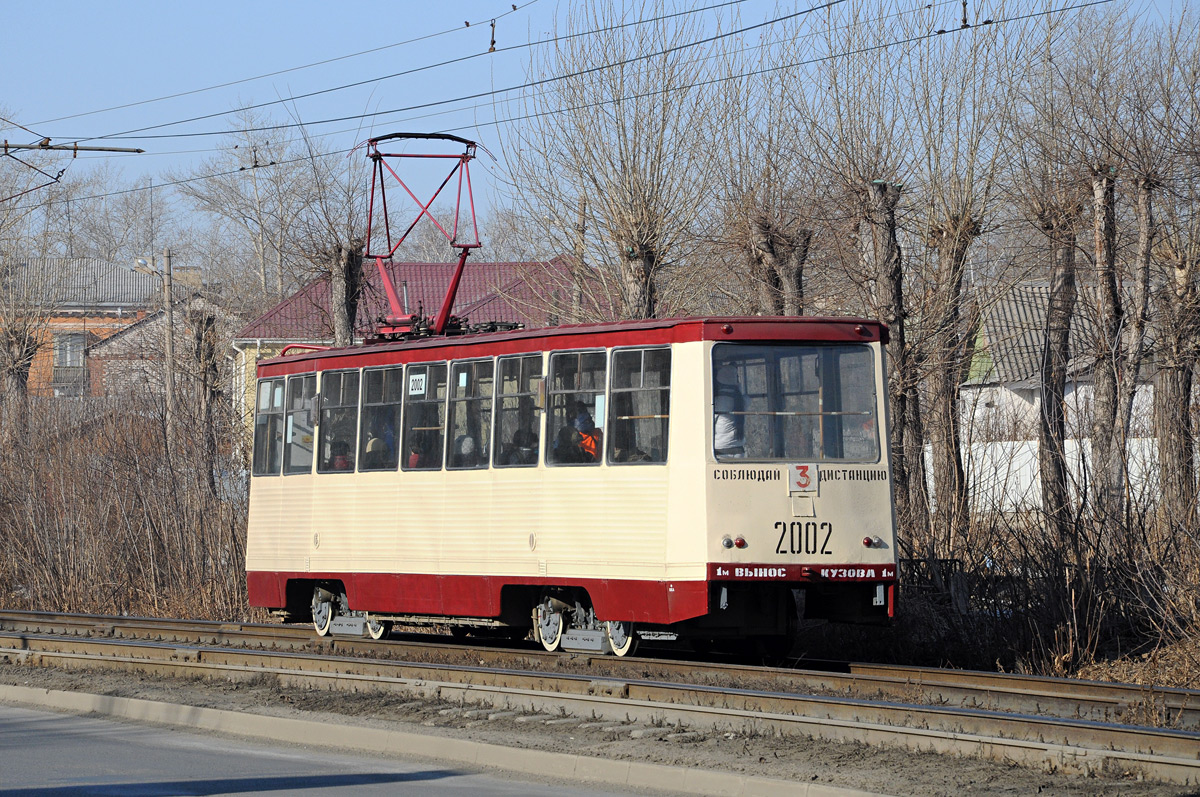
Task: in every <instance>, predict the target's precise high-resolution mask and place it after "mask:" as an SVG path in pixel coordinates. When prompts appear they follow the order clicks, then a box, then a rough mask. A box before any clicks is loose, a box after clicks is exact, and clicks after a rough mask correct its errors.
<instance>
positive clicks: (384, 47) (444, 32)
mask: <svg viewBox="0 0 1200 797" xmlns="http://www.w3.org/2000/svg"><path fill="white" fill-rule="evenodd" d="M742 1H743V0H739V2H742ZM536 2H538V0H529V2H527V3H522V4H520V5H517V6H515V7H514V8H512V9H511V10H509V11H505V12H504V13H503V14H497V15H496V16H495V17H488V18H487V19H481V20H478V21H477V22H473V23H471V25H482V24H484V23H485V22H488V21H495V20H497V19H503V18H504V17H507V16H509V15H510V14H515V13H517V12H518V11H523V10H525V9H526V8H528V7H529V6H531V5H533V4H534V3H536ZM469 28H470V25H467V26H465V27H464V26H455V27H453V28H447V29H446V30H442V31H438V32H436V33H427V34H425V35H424V36H417V37H415V38H412V39H405V40H404V41H400V42H395V43H393V44H385V45H382V46H380V47H372V48H371V49H369V50H360V51H359V52H356V53H349V54H347V55H339V56H336V57H334V58H326V59H324V60H322V61H314V62H313V63H311V64H302V65H300V66H292V67H288V68H287V69H279V70H276V71H274V72H265V73H263V74H261V75H255V76H253V77H246V78H240V79H238V80H230V81H227V82H225V83H217V84H215V85H212V86H205V87H204V88H199V89H190V90H188V91H180V92H176V93H175V94H164V95H163V96H161V97H154V98H152V99H148V100H138V101H137V102H127V103H125V104H124V105H113V106H111V107H108V108H98V109H96V110H94V111H83V112H81V113H74V114H70V115H68V116H59V117H56V118H54V119H46V120H43V121H41V122H33V124H35V125H41V124H50V123H52V122H65V121H67V120H68V119H79V118H81V117H84V116H94V115H96V114H100V113H108V112H109V111H120V110H124V109H126V108H136V107H138V106H141V105H150V104H152V103H156V102H164V101H166V100H174V99H178V98H180V97H190V96H192V95H195V94H203V93H205V92H208V91H216V90H217V89H226V88H229V87H230V86H240V85H242V84H244V83H253V82H254V81H256V80H266V79H267V78H271V77H278V76H279V75H287V74H290V73H292V72H300V71H302V70H305V69H312V68H313V67H318V66H325V65H326V64H333V63H337V62H338V61H346V60H349V59H351V58H358V57H359V56H362V55H370V54H371V53H378V52H382V51H384V50H390V49H392V48H394V47H404V46H405V45H409V44H416V43H417V42H421V41H426V40H428V39H436V38H438V37H440V36H446V35H448V34H451V33H458V32H460V31H465V30H469ZM226 113H228V111H226ZM18 126H19V125H18Z"/></svg>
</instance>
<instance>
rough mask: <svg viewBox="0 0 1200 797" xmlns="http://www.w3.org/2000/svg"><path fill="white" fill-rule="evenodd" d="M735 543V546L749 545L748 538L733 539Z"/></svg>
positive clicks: (743, 546)
mask: <svg viewBox="0 0 1200 797" xmlns="http://www.w3.org/2000/svg"><path fill="white" fill-rule="evenodd" d="M733 545H734V547H735V548H745V547H746V545H747V543H746V538H745V537H738V538H737V539H736V540H734V541H733Z"/></svg>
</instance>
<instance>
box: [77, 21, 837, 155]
mask: <svg viewBox="0 0 1200 797" xmlns="http://www.w3.org/2000/svg"><path fill="white" fill-rule="evenodd" d="M744 2H745V0H724V2H720V3H714V4H713V5H708V6H703V7H701V8H692V9H688V10H685V11H678V12H674V13H671V14H663V15H660V16H657V17H648V18H645V19H638V20H634V21H632V22H625V23H622V24H620V25H613V26H610V27H605V28H596V29H594V30H589V31H581V32H578V33H569V34H564V35H562V36H555V37H552V38H549V39H541V40H538V41H535V42H522V43H521V44H514V45H509V46H508V47H500V48H497V49H496V50H495V51H494V52H479V53H471V54H470V55H463V56H459V57H457V58H451V59H447V60H445V61H439V62H437V63H433V64H425V65H422V66H417V67H413V68H411V69H405V70H402V71H400V72H393V73H391V74H388V75H381V76H378V77H372V78H365V79H363V80H356V81H353V82H351V83H344V84H341V85H338V86H331V87H329V88H324V89H317V90H315V91H309V92H305V93H303V94H296V95H292V96H289V97H285V98H283V99H278V100H268V101H266V102H259V103H252V104H250V105H243V106H241V107H239V108H237V109H235V110H233V111H215V112H213V113H208V114H201V115H200V116H192V117H189V118H187V119H178V120H176V121H173V122H162V123H159V124H156V125H148V126H146V127H138V128H133V129H131V130H124V131H121V132H120V133H110V134H108V135H103V136H91V137H87V138H72V137H69V136H59V138H66V139H68V140H70V141H73V142H74V143H77V144H79V143H83V142H85V141H101V140H106V139H123V138H131V137H133V138H161V137H163V136H133V135H132V134H134V133H143V132H146V131H148V130H161V129H162V128H164V127H174V126H176V125H183V124H190V123H192V122H200V121H204V120H206V119H217V118H220V117H223V116H228V115H229V114H230V113H237V112H240V111H252V110H257V109H259V108H267V107H270V106H273V105H280V104H284V103H289V102H294V101H296V100H303V99H307V98H309V97H317V96H321V95H324V94H331V93H333V92H337V91H344V90H346V89H351V88H357V87H359V86H365V85H368V84H371V83H380V82H382V81H385V80H392V79H393V78H397V77H405V76H408V75H413V74H417V73H419V72H425V71H428V70H431V69H438V68H441V67H444V66H451V65H453V64H458V63H462V62H464V61H469V60H472V59H475V58H482V57H484V56H491V55H495V54H497V53H505V52H510V51H513V50H523V49H529V48H531V47H541V46H543V45H547V44H553V43H555V42H557V41H564V40H567V39H572V38H579V37H582V36H592V35H595V34H597V33H603V32H606V31H613V30H620V29H622V28H627V27H631V26H634V25H644V24H647V23H650V22H659V21H662V20H667V19H672V18H674V17H679V16H685V15H689V14H696V13H700V12H703V11H711V10H714V9H718V8H724V7H727V6H731V5H738V4H740V3H744ZM836 2H844V0H836ZM510 13H511V12H510ZM802 13H803V12H802ZM507 90H508V91H511V90H512V89H507ZM480 96H484V95H480ZM467 99H471V98H467ZM453 101H457V100H453ZM364 116H365V115H364ZM338 121H344V120H338ZM316 124H321V123H320V122H317V123H316ZM178 135H184V134H178ZM196 135H205V134H196Z"/></svg>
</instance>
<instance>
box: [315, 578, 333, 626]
mask: <svg viewBox="0 0 1200 797" xmlns="http://www.w3.org/2000/svg"><path fill="white" fill-rule="evenodd" d="M327 594H328V593H327ZM333 615H334V610H333V600H332V599H322V598H321V589H320V588H319V587H318V588H317V589H316V590H315V591H314V592H313V599H312V618H313V628H315V629H316V631H317V636H327V635H328V634H329V629H330V627H331V626H332V625H333Z"/></svg>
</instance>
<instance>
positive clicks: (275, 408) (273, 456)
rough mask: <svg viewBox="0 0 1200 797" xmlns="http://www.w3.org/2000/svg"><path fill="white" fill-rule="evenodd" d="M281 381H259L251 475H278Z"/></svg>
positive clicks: (280, 442) (280, 453) (279, 462)
mask: <svg viewBox="0 0 1200 797" xmlns="http://www.w3.org/2000/svg"><path fill="white" fill-rule="evenodd" d="M283 388H284V380H283V379H262V380H259V383H258V400H257V401H256V402H255V407H254V409H255V412H254V467H253V473H254V475H255V476H278V475H279V466H280V465H281V464H282V463H283Z"/></svg>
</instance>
